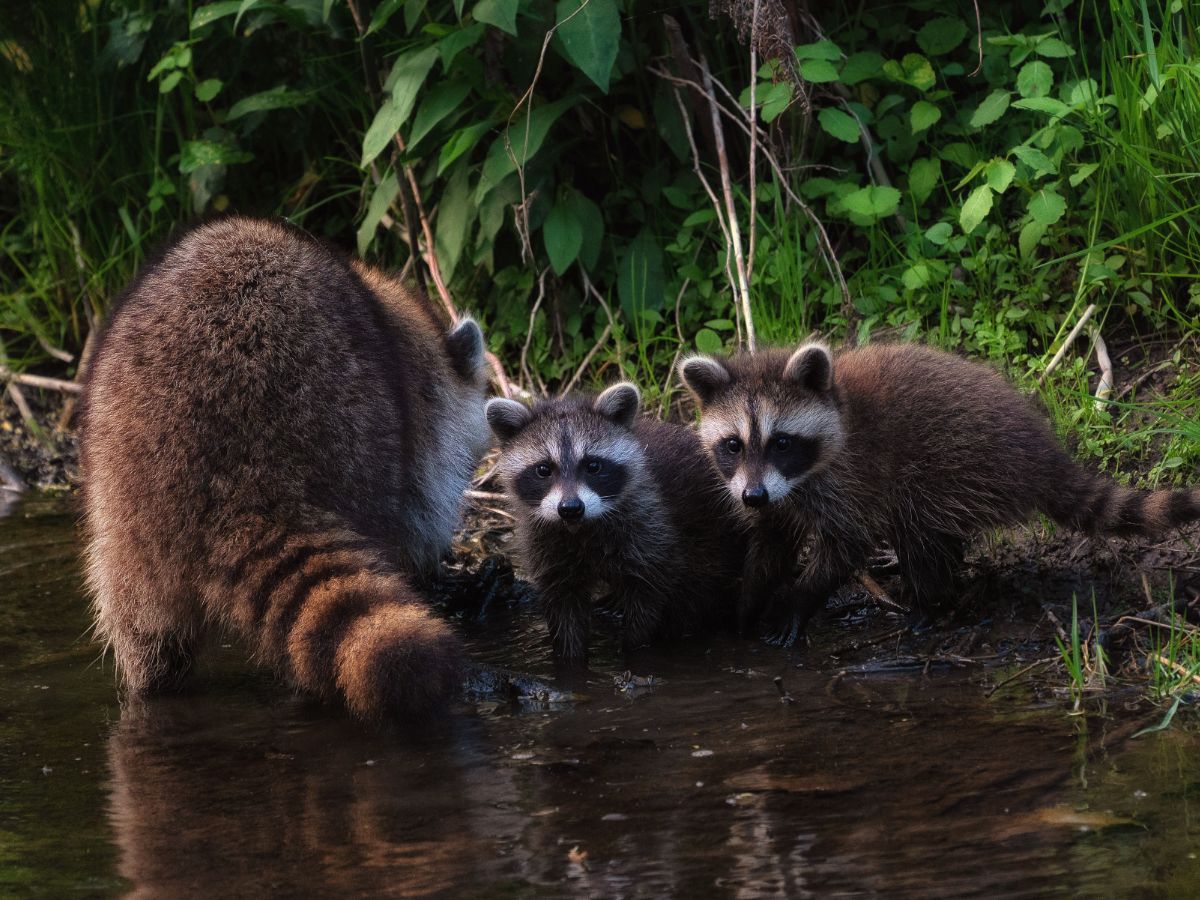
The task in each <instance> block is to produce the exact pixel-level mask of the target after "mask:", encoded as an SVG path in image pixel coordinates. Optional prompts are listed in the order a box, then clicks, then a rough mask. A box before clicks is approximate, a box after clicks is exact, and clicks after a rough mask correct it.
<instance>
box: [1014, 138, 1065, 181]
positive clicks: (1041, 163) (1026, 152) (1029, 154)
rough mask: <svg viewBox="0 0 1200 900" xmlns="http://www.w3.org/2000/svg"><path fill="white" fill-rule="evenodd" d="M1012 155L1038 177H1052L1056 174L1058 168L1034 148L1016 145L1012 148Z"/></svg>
mask: <svg viewBox="0 0 1200 900" xmlns="http://www.w3.org/2000/svg"><path fill="white" fill-rule="evenodd" d="M1012 154H1013V156H1015V157H1016V158H1017V159H1019V160H1020V161H1021V162H1023V163H1025V165H1027V166H1029V168H1031V169H1033V171H1034V172H1035V173H1037V174H1039V175H1054V174H1055V173H1056V172H1058V167H1057V166H1055V165H1054V163H1053V162H1051V161H1050V157H1048V156H1047V155H1046V154H1045V153H1043V152H1042V151H1041V150H1039V149H1037V148H1036V147H1030V146H1028V145H1027V144H1018V145H1017V146H1016V147H1013V148H1012Z"/></svg>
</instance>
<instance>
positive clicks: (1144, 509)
mask: <svg viewBox="0 0 1200 900" xmlns="http://www.w3.org/2000/svg"><path fill="white" fill-rule="evenodd" d="M1067 483H1068V484H1070V485H1071V487H1070V488H1069V489H1068V490H1066V491H1064V499H1062V500H1060V501H1058V502H1056V503H1051V504H1049V508H1048V509H1047V510H1046V511H1047V512H1048V513H1049V514H1050V516H1051V517H1052V518H1053V519H1055V520H1056V521H1057V522H1059V523H1060V524H1063V525H1066V526H1068V527H1070V528H1074V529H1077V530H1079V531H1084V532H1088V533H1091V534H1108V535H1114V536H1118V537H1133V536H1142V537H1156V536H1158V535H1160V534H1162V533H1163V532H1165V531H1169V530H1171V529H1173V528H1178V527H1179V526H1180V525H1185V524H1187V523H1188V522H1192V521H1194V520H1196V519H1200V490H1197V489H1184V490H1159V491H1149V490H1142V489H1139V488H1131V487H1126V486H1125V485H1123V484H1118V483H1117V482H1115V481H1113V480H1112V479H1111V478H1107V477H1105V476H1103V475H1091V474H1088V473H1083V472H1080V473H1078V474H1077V475H1076V476H1075V477H1074V478H1073V479H1069V480H1068V482H1067Z"/></svg>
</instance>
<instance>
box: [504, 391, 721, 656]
mask: <svg viewBox="0 0 1200 900" xmlns="http://www.w3.org/2000/svg"><path fill="white" fill-rule="evenodd" d="M622 397H623V399H622ZM636 415H637V392H636V389H635V388H634V387H633V386H632V385H628V384H622V385H616V386H614V387H613V388H610V389H609V390H608V391H606V392H605V393H604V394H601V395H600V397H599V398H595V399H593V398H591V397H583V396H574V397H568V398H565V399H559V400H548V401H542V402H539V403H537V404H535V405H534V406H533V408H532V409H526V408H525V407H523V406H521V405H520V404H517V403H515V402H514V401H507V400H493V401H492V402H491V404H489V407H488V419H489V422H491V423H492V427H493V430H494V431H495V432H496V434H497V437H498V438H499V439H500V441H501V447H502V451H503V452H502V454H501V457H500V461H499V465H498V471H499V473H500V477H501V480H502V482H503V483H504V486H505V489H506V491H507V494H508V505H509V509H510V510H511V511H512V513H513V516H514V518H515V520H516V522H515V532H516V544H517V553H518V557H519V563H520V566H521V569H522V570H523V573H524V574H525V576H526V577H527V578H529V580H530V581H532V582H533V584H534V585H535V586H536V587H537V589H538V594H539V598H540V601H541V606H542V611H543V614H544V615H545V617H546V621H547V625H548V626H549V629H550V634H551V639H552V640H553V642H554V646H555V649H556V650H557V651H558V653H559V654H560V655H561V656H563V657H565V658H566V659H568V660H579V659H583V658H584V657H585V656H586V654H587V637H588V631H589V628H590V624H591V618H592V607H593V603H594V601H596V600H598V599H604V600H605V601H606V603H607V605H609V606H611V607H612V608H614V609H615V610H617V611H619V612H620V613H621V617H622V626H623V632H624V634H623V638H624V644H625V646H626V647H627V648H632V647H636V646H639V645H641V644H644V643H646V642H648V641H650V640H651V639H653V638H656V637H678V636H680V635H682V634H685V633H688V632H694V631H696V630H698V629H700V628H703V627H705V626H708V625H711V624H713V623H714V622H716V621H718V620H719V619H720V618H721V617H722V614H724V615H726V616H727V615H728V613H729V612H732V604H733V600H734V597H735V594H736V581H737V577H738V575H739V574H740V569H741V560H742V553H743V549H742V548H743V535H742V532H743V528H742V526H741V524H740V523H739V522H738V520H737V518H736V516H735V515H734V513H733V510H732V509H731V504H730V503H728V502H727V500H726V499H725V492H724V490H723V489H722V486H721V482H720V480H719V479H718V478H717V477H716V476H715V473H714V472H713V471H712V467H711V466H710V465H709V463H708V459H707V457H706V456H705V453H704V448H703V447H702V446H701V445H700V443H699V441H698V440H697V439H696V436H695V434H694V432H693V431H692V430H691V429H690V428H687V427H685V426H682V425H674V424H669V423H664V422H659V421H656V420H653V419H649V418H636ZM586 459H596V460H603V461H604V466H605V469H604V472H605V474H603V475H597V476H595V479H594V480H593V479H591V478H590V476H588V475H587V474H586V472H585V469H584V466H583V464H582V463H583V461H584V460H586ZM540 463H546V464H549V465H550V466H551V467H552V469H553V474H552V475H550V476H547V477H545V478H541V479H539V478H536V477H531V470H532V469H533V468H534V467H536V466H537V465H538V464H540ZM564 495H565V496H579V495H583V496H586V497H588V501H587V505H588V507H589V510H588V513H587V514H586V515H585V516H584V517H583V518H581V519H580V520H579V521H578V522H574V523H568V522H564V521H563V520H562V519H561V518H560V517H559V516H558V515H557V514H556V513H555V511H554V509H553V506H554V502H555V498H558V497H560V496H564ZM547 496H549V497H550V498H551V499H550V501H549V502H548V501H547V500H546V497H547Z"/></svg>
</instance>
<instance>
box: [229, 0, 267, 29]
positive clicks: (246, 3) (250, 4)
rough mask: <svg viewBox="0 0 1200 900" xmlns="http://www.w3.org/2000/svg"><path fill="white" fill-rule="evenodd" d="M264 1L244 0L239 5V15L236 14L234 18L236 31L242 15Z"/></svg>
mask: <svg viewBox="0 0 1200 900" xmlns="http://www.w3.org/2000/svg"><path fill="white" fill-rule="evenodd" d="M262 2H263V0H242V2H241V4H240V5H239V6H238V11H237V15H236V16H234V19H233V29H234V31H236V30H237V27H238V23H239V22H241V21H242V16H244V15H245V14H246V13H248V12H250V10H252V9H253V8H254V7H256V6H258V5H259V4H260V3H262Z"/></svg>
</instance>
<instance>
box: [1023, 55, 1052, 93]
mask: <svg viewBox="0 0 1200 900" xmlns="http://www.w3.org/2000/svg"><path fill="white" fill-rule="evenodd" d="M1053 86H1054V72H1053V71H1052V70H1051V69H1050V67H1049V66H1048V65H1046V64H1045V63H1044V62H1041V61H1040V60H1034V61H1033V62H1027V63H1025V65H1023V66H1021V71H1020V72H1018V73H1017V92H1018V93H1020V95H1021V96H1022V97H1045V96H1046V95H1047V94H1049V93H1050V88H1051V87H1053Z"/></svg>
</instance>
